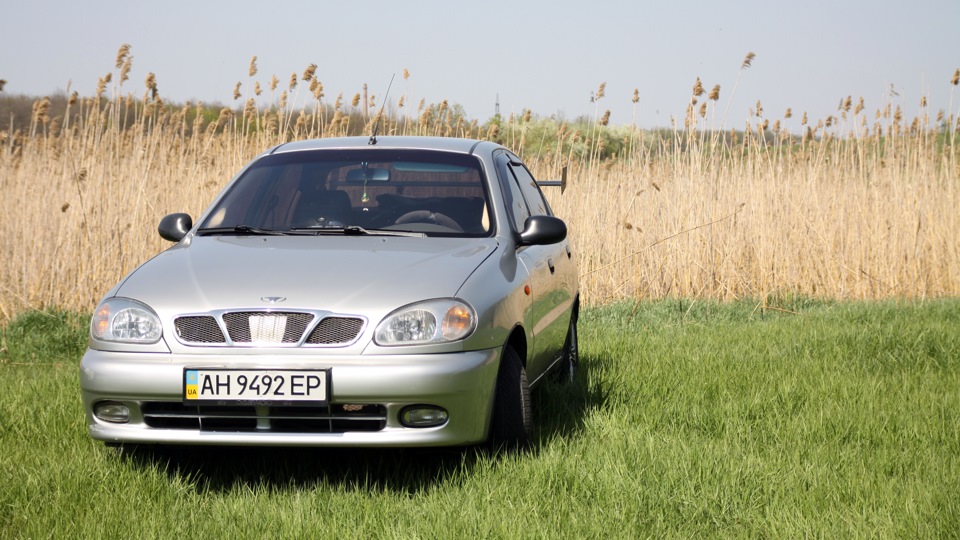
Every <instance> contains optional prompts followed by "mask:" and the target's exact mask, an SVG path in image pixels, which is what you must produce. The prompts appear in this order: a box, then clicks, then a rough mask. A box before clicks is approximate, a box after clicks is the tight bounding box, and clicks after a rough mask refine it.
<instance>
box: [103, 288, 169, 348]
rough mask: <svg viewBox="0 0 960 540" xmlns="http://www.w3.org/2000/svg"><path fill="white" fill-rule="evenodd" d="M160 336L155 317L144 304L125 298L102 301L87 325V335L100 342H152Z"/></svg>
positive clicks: (158, 322) (157, 321)
mask: <svg viewBox="0 0 960 540" xmlns="http://www.w3.org/2000/svg"><path fill="white" fill-rule="evenodd" d="M161 334H162V326H161V325H160V318H159V317H157V314H156V313H154V312H153V310H152V309H150V308H149V307H147V306H146V305H145V304H142V303H140V302H137V301H136V300H130V299H128V298H110V299H109V300H105V301H104V302H103V303H102V304H100V305H99V306H98V307H97V311H96V313H94V315H93V320H92V321H91V322H90V335H92V336H93V337H94V339H99V340H102V341H117V342H121V343H156V342H157V341H160V335H161Z"/></svg>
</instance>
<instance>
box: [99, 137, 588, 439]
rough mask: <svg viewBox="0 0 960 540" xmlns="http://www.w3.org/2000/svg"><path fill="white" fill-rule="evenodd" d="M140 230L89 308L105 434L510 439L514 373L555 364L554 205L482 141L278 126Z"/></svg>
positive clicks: (573, 304)
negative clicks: (153, 251) (132, 260)
mask: <svg viewBox="0 0 960 540" xmlns="http://www.w3.org/2000/svg"><path fill="white" fill-rule="evenodd" d="M159 233H160V235H161V236H162V237H163V238H165V239H167V240H170V241H172V242H176V244H175V245H174V246H172V247H171V248H169V249H167V250H166V251H164V252H162V253H160V254H159V255H157V256H156V257H154V258H153V259H151V260H149V261H147V262H146V263H144V264H143V265H141V266H140V267H139V268H137V269H136V270H134V271H133V272H131V273H130V274H129V275H128V276H126V277H125V278H123V280H122V281H121V282H120V283H119V284H117V285H116V286H115V287H114V288H113V289H111V290H110V291H109V292H108V293H107V294H106V296H105V297H104V299H103V300H102V301H101V302H100V304H99V305H98V306H97V308H96V312H95V313H94V316H93V320H92V322H91V327H90V340H89V349H88V350H87V352H86V354H85V355H84V357H83V361H82V364H81V369H80V386H81V389H82V394H83V404H84V408H85V410H86V418H87V424H88V427H89V431H90V434H91V435H92V436H93V438H95V439H99V440H102V441H105V442H107V443H108V444H118V443H148V444H151V443H153V444H216V445H284V446H297V445H304V446H444V445H470V444H476V443H481V442H484V441H488V440H489V441H492V442H493V443H495V444H504V445H523V444H526V443H527V442H528V440H529V438H530V437H531V431H532V429H533V425H532V414H531V401H530V389H531V388H532V387H534V386H536V385H537V384H539V383H541V382H542V381H544V380H546V379H547V378H551V377H553V378H557V379H560V380H569V379H570V378H571V377H572V376H573V373H574V370H575V366H576V362H577V314H578V308H579V289H578V283H577V268H576V263H575V258H574V257H573V253H572V251H571V246H570V243H569V241H568V240H567V238H566V236H567V229H566V225H565V224H564V223H563V221H561V220H560V219H558V218H556V217H554V216H553V215H552V212H551V210H550V206H549V205H548V204H547V201H546V199H545V198H544V196H543V194H542V192H541V191H540V188H539V186H538V184H537V182H536V181H535V180H534V178H533V176H532V175H531V174H530V172H529V171H528V170H527V168H526V167H525V166H524V165H523V163H522V162H521V160H520V159H519V158H518V157H517V156H516V155H514V154H513V153H511V152H510V151H509V150H507V149H506V148H504V147H502V146H500V145H497V144H494V143H491V142H482V141H473V140H464V139H451V138H426V137H424V138H421V137H380V138H379V139H378V138H375V137H370V138H367V137H351V138H339V139H321V140H312V141H301V142H293V143H288V144H282V145H279V146H277V147H274V148H271V149H269V150H267V151H266V152H264V153H263V154H261V155H259V156H258V157H256V158H255V159H254V160H253V161H252V162H251V163H250V164H248V165H247V166H246V167H245V168H244V169H243V170H241V171H240V173H239V174H238V175H237V176H236V178H234V179H233V180H232V181H231V182H230V183H229V184H228V185H227V187H226V188H225V189H224V190H223V192H222V193H221V194H220V195H219V196H218V197H217V199H216V200H215V201H214V202H213V204H212V205H211V206H210V207H209V208H208V209H207V210H206V211H205V212H204V213H203V215H201V216H200V217H199V219H198V220H197V222H196V224H194V222H193V220H192V219H191V217H190V216H189V215H187V214H172V215H169V216H166V217H165V218H163V220H162V221H161V222H160V226H159Z"/></svg>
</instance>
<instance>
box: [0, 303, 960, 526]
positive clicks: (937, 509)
mask: <svg viewBox="0 0 960 540" xmlns="http://www.w3.org/2000/svg"><path fill="white" fill-rule="evenodd" d="M86 324H87V320H86V317H85V316H79V315H73V314H70V313H63V312H28V313H26V314H24V315H21V316H19V317H17V318H16V319H14V320H13V321H12V322H10V323H9V324H7V325H6V326H5V327H4V328H3V332H2V339H3V341H2V347H3V348H2V350H3V352H2V353H0V384H2V385H3V389H4V393H3V398H2V399H0V448H2V451H0V479H2V485H3V488H2V489H0V536H2V537H10V538H12V537H31V538H38V537H80V538H83V537H129V536H138V537H145V538H148V537H164V538H169V537H187V536H190V537H196V538H203V537H224V536H230V537H232V536H240V535H242V536H246V537H267V536H270V537H317V536H319V537H330V538H371V537H385V538H440V537H442V538H458V537H485V538H486V537H500V538H512V537H533V538H542V537H586V538H598V537H604V538H606V537H614V538H617V537H619V538H627V537H630V538H634V537H663V536H668V537H682V538H689V537H750V538H756V537H761V538H763V537H775V538H797V537H832V538H847V537H880V538H891V537H893V538H950V537H957V536H958V535H960V393H958V392H957V389H958V388H960V301H957V300H937V301H927V302H904V303H893V302H881V303H849V302H845V303H828V302H821V301H799V300H797V301H780V302H778V303H777V304H776V307H775V308H774V309H771V308H769V307H767V308H765V307H763V306H762V303H755V302H745V301H741V302H735V303H720V304H718V303H713V302H708V301H682V302H681V301H677V300H673V301H666V300H664V301H657V302H641V303H637V304H634V303H632V302H630V303H618V304H615V305H610V306H606V307H600V308H591V309H588V310H586V311H585V312H584V313H583V315H582V317H581V343H582V345H581V347H582V349H581V352H582V362H583V365H582V370H581V372H580V375H581V377H580V379H579V381H578V382H577V383H575V384H574V385H572V386H555V385H552V384H551V385H548V386H543V387H541V388H539V389H538V390H537V391H536V392H535V394H534V396H535V397H534V400H535V405H536V414H537V418H538V424H539V429H538V432H537V436H536V443H535V444H534V446H533V448H532V449H530V450H529V451H527V452H523V453H518V454H503V455H491V454H489V453H486V452H483V451H475V450H452V451H451V450H443V451H436V450H405V451H398V450H379V451H374V450H364V451H342V450H307V449H272V450H265V449H229V448H227V449H218V448H197V449H195V448H186V449H174V450H169V451H164V452H139V453H133V454H129V453H123V454H118V453H117V452H116V451H114V450H111V449H107V448H105V447H103V446H102V445H101V444H99V443H96V442H94V441H92V440H91V439H89V437H88V436H87V434H86V429H85V426H84V422H83V417H82V410H81V405H80V399H79V391H78V381H77V364H78V360H79V357H80V355H81V354H82V351H83V348H84V344H85V333H86Z"/></svg>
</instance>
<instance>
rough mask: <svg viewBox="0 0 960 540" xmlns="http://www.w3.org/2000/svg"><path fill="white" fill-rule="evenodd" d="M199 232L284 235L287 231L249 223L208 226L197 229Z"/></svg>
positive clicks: (205, 233) (206, 233) (204, 233)
mask: <svg viewBox="0 0 960 540" xmlns="http://www.w3.org/2000/svg"><path fill="white" fill-rule="evenodd" d="M197 234H199V235H201V236H205V235H208V234H240V235H261V236H283V235H284V234H286V233H285V232H284V231H274V230H272V229H258V228H256V227H251V226H249V225H236V226H233V227H206V228H203V229H197Z"/></svg>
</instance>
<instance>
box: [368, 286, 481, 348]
mask: <svg viewBox="0 0 960 540" xmlns="http://www.w3.org/2000/svg"><path fill="white" fill-rule="evenodd" d="M476 327H477V313H476V312H475V311H474V310H473V308H472V307H470V306H469V305H468V304H466V303H465V302H462V301H460V300H455V299H452V298H444V299H438V300H428V301H426V302H418V303H416V304H410V305H408V306H404V307H402V308H400V309H398V310H396V311H394V312H393V313H391V314H390V315H388V316H387V318H385V319H384V320H383V322H381V323H380V325H379V326H377V331H376V333H375V334H374V336H373V340H374V341H375V342H376V343H377V345H383V346H393V345H423V344H427V343H448V342H451V341H458V340H461V339H464V338H466V337H467V336H469V335H470V334H472V333H473V331H474V329H476Z"/></svg>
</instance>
